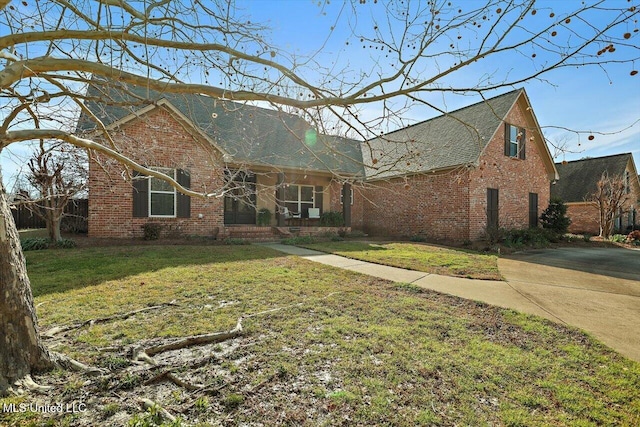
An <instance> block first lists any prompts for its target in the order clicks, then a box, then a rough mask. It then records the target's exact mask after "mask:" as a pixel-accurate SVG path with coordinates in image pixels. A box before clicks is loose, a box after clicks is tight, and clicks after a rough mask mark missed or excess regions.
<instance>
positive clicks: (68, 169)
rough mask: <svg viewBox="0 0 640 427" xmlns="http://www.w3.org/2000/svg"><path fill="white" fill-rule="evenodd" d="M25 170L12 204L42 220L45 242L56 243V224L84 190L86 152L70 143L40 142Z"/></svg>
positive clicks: (58, 226) (60, 236)
mask: <svg viewBox="0 0 640 427" xmlns="http://www.w3.org/2000/svg"><path fill="white" fill-rule="evenodd" d="M27 167H28V171H27V172H26V173H25V175H24V176H22V182H23V185H21V186H20V188H21V190H22V191H20V192H19V193H18V195H17V197H16V199H15V200H14V203H15V204H19V205H23V206H27V207H28V208H29V210H30V211H31V212H33V213H34V214H35V215H37V216H38V217H40V218H42V219H43V220H44V222H45V224H46V226H47V232H48V233H49V239H51V241H53V242H57V241H60V240H62V235H61V232H60V225H61V223H62V219H63V218H64V217H65V215H66V214H65V209H66V207H67V205H68V204H69V203H70V202H71V201H72V200H73V199H74V198H76V197H77V196H78V195H80V194H82V193H84V192H85V191H86V189H87V161H86V153H84V150H81V149H79V148H76V147H75V146H73V145H71V144H67V143H61V142H59V141H54V142H53V143H51V144H47V143H45V141H43V140H41V141H39V144H38V148H37V149H35V150H34V151H33V153H32V154H31V156H30V158H29V160H28V162H27ZM19 178H20V177H19ZM24 184H26V185H24ZM28 189H30V190H32V191H29V190H28Z"/></svg>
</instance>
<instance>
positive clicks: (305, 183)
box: [224, 171, 353, 235]
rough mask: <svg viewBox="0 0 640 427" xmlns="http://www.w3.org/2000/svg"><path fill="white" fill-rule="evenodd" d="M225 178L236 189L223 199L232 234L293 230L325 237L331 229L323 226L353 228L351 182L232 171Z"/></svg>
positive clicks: (329, 178) (328, 178)
mask: <svg viewBox="0 0 640 427" xmlns="http://www.w3.org/2000/svg"><path fill="white" fill-rule="evenodd" d="M227 179H228V180H229V181H231V182H233V185H232V188H231V189H230V190H229V191H228V192H227V193H226V195H225V198H224V227H225V228H229V230H231V233H235V234H238V233H239V234H242V233H243V232H241V231H239V230H241V229H245V230H249V229H251V233H250V234H252V235H257V234H267V233H266V231H264V230H262V231H260V229H261V228H262V229H264V228H265V227H268V226H271V227H274V228H277V229H280V230H281V232H280V233H281V234H286V232H287V230H289V229H293V230H295V232H296V233H300V232H302V233H309V234H313V233H321V232H322V230H324V231H326V229H327V227H325V226H323V227H320V225H321V224H323V225H330V226H339V227H351V207H352V205H353V190H352V189H351V184H350V183H349V182H337V181H335V180H334V177H332V176H330V175H328V174H325V175H322V174H313V175H312V174H301V173H299V172H289V173H286V174H285V173H283V172H279V173H276V172H269V171H267V172H246V171H229V172H228V178H227ZM325 215H327V216H328V217H325ZM336 215H337V216H338V218H336ZM256 226H258V227H256ZM252 227H253V228H252ZM300 230H302V231H300ZM303 235H304V234H303Z"/></svg>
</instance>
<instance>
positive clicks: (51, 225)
mask: <svg viewBox="0 0 640 427" xmlns="http://www.w3.org/2000/svg"><path fill="white" fill-rule="evenodd" d="M61 220H62V218H61V217H60V216H58V215H57V211H53V210H51V211H48V212H47V213H46V221H45V222H46V224H47V231H48V233H49V239H50V240H51V241H52V242H59V241H60V240H62V234H61V233H60V222H61Z"/></svg>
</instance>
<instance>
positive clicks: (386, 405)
mask: <svg viewBox="0 0 640 427" xmlns="http://www.w3.org/2000/svg"><path fill="white" fill-rule="evenodd" d="M27 257H28V264H29V268H30V271H31V273H30V274H31V278H32V282H33V288H34V292H35V294H36V295H37V296H36V303H37V304H38V305H39V308H38V314H39V316H40V319H41V324H42V325H43V326H44V328H48V327H51V326H54V325H60V324H67V323H74V322H77V321H81V320H86V319H90V318H95V317H101V316H105V315H110V314H113V313H122V312H125V311H128V310H132V309H137V308H142V307H145V306H148V305H153V304H158V303H163V302H168V301H173V300H175V301H176V303H178V304H179V306H168V307H165V308H163V309H160V310H154V311H151V312H147V313H144V314H140V315H136V316H133V317H131V318H129V319H126V320H119V321H114V322H107V323H105V324H99V325H94V326H86V327H83V328H81V329H79V330H76V331H72V332H71V333H69V334H67V335H66V336H62V337H59V338H57V339H55V340H53V341H49V342H48V343H49V345H52V346H57V350H59V351H65V352H66V353H68V354H71V355H73V356H75V357H77V358H80V359H82V360H83V361H85V362H88V363H92V364H95V365H98V366H102V367H104V368H107V369H109V370H110V373H109V374H108V375H106V376H103V377H98V378H88V377H84V376H81V375H79V374H75V373H69V372H63V371H54V372H52V373H48V374H45V375H42V376H38V377H37V378H36V380H37V381H39V382H40V383H44V384H52V385H55V386H56V389H55V390H54V391H53V392H51V393H50V394H48V395H44V396H29V397H23V398H10V399H4V400H0V405H3V404H8V403H16V404H20V403H32V402H34V401H38V402H41V403H47V402H48V403H51V402H58V401H60V402H83V403H85V404H87V412H83V413H76V414H70V413H66V414H42V413H33V412H28V411H27V412H25V413H7V412H6V411H5V413H1V414H0V424H1V425H42V424H46V425H55V426H67V425H70V426H79V425H82V426H95V425H101V426H110V425H113V426H121V425H156V424H157V423H156V421H158V417H157V411H154V410H148V411H144V410H143V409H141V408H140V405H139V404H138V403H137V399H139V398H140V397H147V398H150V399H152V400H154V401H156V402H158V403H159V404H161V405H162V406H163V407H164V408H166V409H167V410H168V411H169V412H171V413H172V414H174V415H176V416H178V417H179V419H180V420H182V421H179V422H177V423H176V424H180V423H182V424H184V425H211V424H214V425H260V424H261V423H262V424H265V425H266V424H268V425H302V426H318V425H326V426H336V425H338V426H340V425H344V426H351V425H394V426H415V425H485V424H492V425H511V426H518V425H520V426H534V425H638V423H639V421H640V365H639V364H638V363H635V362H632V361H630V360H628V359H625V358H623V357H621V356H620V355H618V354H617V353H615V352H613V351H611V350H609V349H607V348H605V347H604V346H602V345H601V344H599V343H597V342H596V341H594V340H593V339H591V338H589V337H587V336H585V335H584V334H583V333H581V332H578V331H576V330H573V329H568V328H566V327H563V326H559V325H556V324H553V323H551V322H548V321H546V320H542V319H539V318H536V317H532V316H526V315H522V314H518V313H516V312H513V311H510V310H503V309H498V308H496V307H491V306H487V305H484V304H479V303H475V302H471V301H467V300H462V299H459V298H455V297H449V296H445V295H441V294H438V293H434V292H429V291H424V290H421V289H418V288H415V287H413V286H410V285H394V284H392V283H389V282H385V281H382V280H378V279H373V278H370V277H367V276H363V275H359V274H356V273H352V272H348V271H343V270H338V269H334V268H330V267H326V266H323V265H319V264H315V263H312V262H309V261H306V260H302V259H299V258H296V257H287V256H282V255H281V254H279V253H277V252H274V251H270V250H268V249H267V248H264V247H256V246H237V247H236V246H226V247H197V246H183V247H128V248H96V249H91V250H86V249H85V250H82V251H81V250H64V251H62V250H56V251H43V252H32V253H28V254H27ZM273 309H279V310H276V311H270V312H265V311H267V310H273ZM259 312H263V313H262V314H260V315H257V316H253V317H248V318H246V319H245V322H244V326H245V332H244V334H243V336H241V337H239V338H236V339H233V340H230V341H228V342H225V343H222V344H216V345H210V346H203V347H196V348H193V349H190V350H188V351H186V350H184V351H181V352H175V353H167V354H165V355H163V356H162V360H163V361H164V362H167V363H169V362H172V363H175V362H176V361H178V362H179V363H177V366H178V367H177V368H176V369H175V370H174V373H175V374H176V375H177V376H178V377H180V378H182V379H184V380H187V381H190V382H193V383H200V384H204V385H205V386H206V387H207V389H206V391H202V392H199V391H189V390H186V389H184V388H182V387H179V386H177V385H176V384H174V383H170V382H166V381H158V382H153V383H149V384H145V381H146V380H148V379H149V378H148V376H147V375H146V374H144V373H143V372H142V371H141V369H140V367H139V366H137V365H135V364H133V363H132V362H131V361H130V360H128V358H127V355H126V354H124V353H118V352H114V351H105V350H104V349H102V350H101V348H103V347H106V346H110V347H114V346H115V347H121V348H125V347H127V346H128V345H130V344H132V343H142V344H144V343H148V342H151V341H154V340H158V339H160V338H163V337H176V336H182V335H187V334H192V333H199V332H212V331H216V330H225V329H229V328H230V327H232V326H233V325H234V324H235V322H236V320H237V318H238V317H239V316H241V315H248V314H252V313H259ZM203 357H204V362H203V363H202V364H200V365H198V366H185V363H186V362H187V361H188V360H194V359H198V358H199V359H201V360H202V359H203ZM183 366H184V367H183Z"/></svg>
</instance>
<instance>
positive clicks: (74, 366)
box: [50, 352, 107, 376]
mask: <svg viewBox="0 0 640 427" xmlns="http://www.w3.org/2000/svg"><path fill="white" fill-rule="evenodd" d="M50 355H51V360H52V362H53V363H54V364H55V365H57V366H58V367H60V368H63V369H71V370H74V371H77V372H83V373H85V374H88V375H95V376H97V375H102V374H105V373H106V372H107V371H106V370H104V369H100V368H96V367H95V366H89V365H85V364H84V363H82V362H78V361H77V360H75V359H72V358H70V357H69V356H65V355H64V354H60V353H56V352H50Z"/></svg>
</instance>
